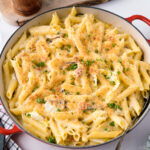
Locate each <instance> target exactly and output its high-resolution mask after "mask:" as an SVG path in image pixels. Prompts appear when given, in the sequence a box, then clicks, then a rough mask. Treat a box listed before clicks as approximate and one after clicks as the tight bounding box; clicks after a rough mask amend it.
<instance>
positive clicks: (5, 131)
mask: <svg viewBox="0 0 150 150" xmlns="http://www.w3.org/2000/svg"><path fill="white" fill-rule="evenodd" d="M0 105H1V102H0ZM18 132H23V131H22V130H21V129H19V128H18V127H17V126H16V125H15V124H14V126H13V127H12V129H4V128H3V127H0V134H3V135H10V134H15V133H18Z"/></svg>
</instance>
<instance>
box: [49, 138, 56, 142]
mask: <svg viewBox="0 0 150 150" xmlns="http://www.w3.org/2000/svg"><path fill="white" fill-rule="evenodd" d="M48 142H50V143H56V140H55V138H54V137H50V138H48Z"/></svg>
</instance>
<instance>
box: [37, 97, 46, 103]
mask: <svg viewBox="0 0 150 150" xmlns="http://www.w3.org/2000/svg"><path fill="white" fill-rule="evenodd" d="M36 101H37V102H38V103H43V104H45V103H46V101H44V100H42V99H40V98H37V99H36Z"/></svg>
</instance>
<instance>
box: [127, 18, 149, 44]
mask: <svg viewBox="0 0 150 150" xmlns="http://www.w3.org/2000/svg"><path fill="white" fill-rule="evenodd" d="M136 19H139V20H141V21H144V22H145V23H146V24H147V25H149V26H150V20H149V19H148V18H146V17H144V16H142V15H133V16H131V17H128V18H126V20H127V21H129V22H130V23H132V21H134V20H136ZM147 41H148V43H149V44H150V39H149V40H147Z"/></svg>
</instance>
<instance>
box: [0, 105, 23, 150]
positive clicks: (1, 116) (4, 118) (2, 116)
mask: <svg viewBox="0 0 150 150" xmlns="http://www.w3.org/2000/svg"><path fill="white" fill-rule="evenodd" d="M0 122H1V125H2V126H3V127H4V128H5V129H11V128H12V127H13V122H12V120H11V119H10V118H9V116H8V115H7V114H6V113H5V112H4V110H3V108H2V106H0ZM3 149H4V150H21V148H20V147H19V146H18V145H17V144H16V143H15V142H14V141H13V140H12V139H11V135H7V136H3V135H0V150H3Z"/></svg>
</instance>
